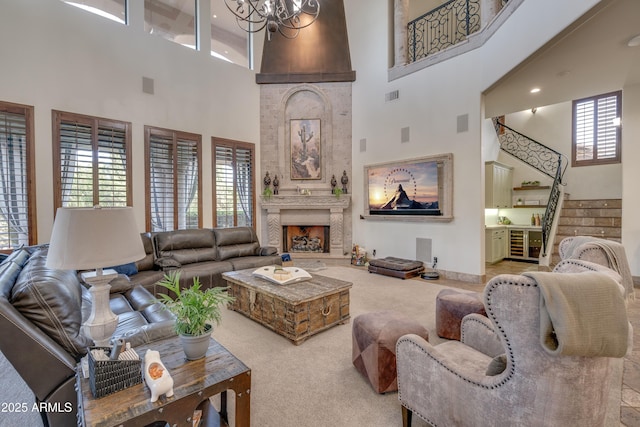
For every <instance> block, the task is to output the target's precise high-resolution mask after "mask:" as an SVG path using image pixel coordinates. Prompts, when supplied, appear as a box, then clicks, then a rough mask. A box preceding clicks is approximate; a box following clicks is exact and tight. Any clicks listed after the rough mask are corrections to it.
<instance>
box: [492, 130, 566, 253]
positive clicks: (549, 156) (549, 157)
mask: <svg viewBox="0 0 640 427" xmlns="http://www.w3.org/2000/svg"><path fill="white" fill-rule="evenodd" d="M493 124H494V126H495V129H496V133H497V134H498V140H499V141H500V149H501V150H503V151H506V152H507V153H509V154H511V155H512V156H514V157H516V158H517V159H519V160H521V161H523V162H524V163H527V164H528V165H529V166H531V167H533V168H535V169H537V170H538V171H540V172H542V173H543V174H545V175H547V176H549V177H551V178H553V185H552V186H551V191H550V193H549V201H548V202H547V208H546V211H545V213H544V217H543V219H542V251H543V253H546V252H547V245H548V241H549V236H550V235H551V229H552V227H553V219H554V218H555V216H556V210H557V208H558V205H559V202H560V194H561V191H560V186H561V185H564V184H563V182H562V178H563V176H564V172H565V170H566V169H567V166H568V164H569V162H568V159H567V158H566V156H565V155H563V154H562V153H560V152H558V151H556V150H554V149H553V148H550V147H547V146H546V145H544V144H542V143H540V142H538V141H536V140H534V139H531V138H529V137H528V136H526V135H524V134H521V133H520V132H518V131H516V130H513V129H511V128H510V127H509V126H507V125H505V124H504V123H502V122H500V121H499V120H498V119H497V118H494V119H493Z"/></svg>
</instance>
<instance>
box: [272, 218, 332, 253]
mask: <svg viewBox="0 0 640 427" xmlns="http://www.w3.org/2000/svg"><path fill="white" fill-rule="evenodd" d="M282 246H283V247H282V249H283V251H284V252H316V253H328V252H329V226H328V225H285V226H283V227H282Z"/></svg>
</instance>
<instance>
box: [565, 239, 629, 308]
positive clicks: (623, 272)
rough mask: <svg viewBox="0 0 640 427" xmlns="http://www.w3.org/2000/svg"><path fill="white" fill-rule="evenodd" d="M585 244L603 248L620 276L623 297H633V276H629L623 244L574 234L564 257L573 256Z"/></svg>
mask: <svg viewBox="0 0 640 427" xmlns="http://www.w3.org/2000/svg"><path fill="white" fill-rule="evenodd" d="M585 244H591V245H594V246H596V247H598V248H600V249H602V250H603V252H604V253H605V254H606V255H607V259H608V260H609V264H610V266H611V269H612V270H614V271H615V272H616V273H618V274H619V275H620V276H622V285H623V286H624V289H625V298H626V299H635V293H634V289H633V277H632V276H631V268H629V262H628V261H627V254H626V253H625V250H624V246H622V244H620V243H618V242H614V241H612V240H606V239H599V238H597V237H590V236H576V237H573V238H571V241H570V242H569V246H568V247H567V248H566V258H575V256H574V253H576V252H578V251H579V250H580V247H581V246H582V245H585Z"/></svg>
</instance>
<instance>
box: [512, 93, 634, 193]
mask: <svg viewBox="0 0 640 427" xmlns="http://www.w3.org/2000/svg"><path fill="white" fill-rule="evenodd" d="M593 95H599V94H597V93H594V94H593ZM571 105H572V103H571V102H570V101H569V102H563V103H561V104H555V105H548V106H545V107H539V108H538V109H537V111H536V113H535V114H533V113H532V112H531V110H526V111H521V112H518V113H513V114H508V115H507V116H506V117H505V124H506V125H507V126H509V127H510V128H512V129H514V130H516V131H518V132H520V133H522V134H524V135H527V136H528V137H529V138H532V139H534V140H536V141H538V142H540V143H541V144H544V145H546V146H548V147H551V148H553V149H554V150H556V151H558V152H560V153H562V154H564V155H565V156H566V158H567V159H568V162H569V167H568V168H567V170H566V172H565V175H564V182H565V183H566V184H567V185H566V187H565V192H566V193H569V194H570V198H571V199H575V200H582V199H590V200H593V199H619V198H621V197H622V164H620V163H619V164H613V165H598V166H581V167H571V126H572V118H571ZM499 161H500V162H503V163H507V164H509V165H511V166H515V167H516V169H515V170H514V179H513V182H514V185H515V184H517V183H520V182H522V181H523V180H529V181H530V180H532V179H531V177H532V176H534V172H532V170H531V169H530V168H527V167H526V166H523V165H522V164H521V162H519V161H518V160H516V159H515V158H513V157H512V156H510V155H508V154H506V153H500V156H499ZM542 176H544V175H542ZM547 179H548V178H547Z"/></svg>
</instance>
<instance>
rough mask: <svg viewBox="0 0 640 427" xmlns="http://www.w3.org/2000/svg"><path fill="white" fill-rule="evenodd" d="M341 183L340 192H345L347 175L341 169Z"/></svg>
mask: <svg viewBox="0 0 640 427" xmlns="http://www.w3.org/2000/svg"><path fill="white" fill-rule="evenodd" d="M340 182H341V183H342V192H343V193H344V194H347V184H348V183H349V177H348V176H347V171H342V178H341V179H340Z"/></svg>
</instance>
